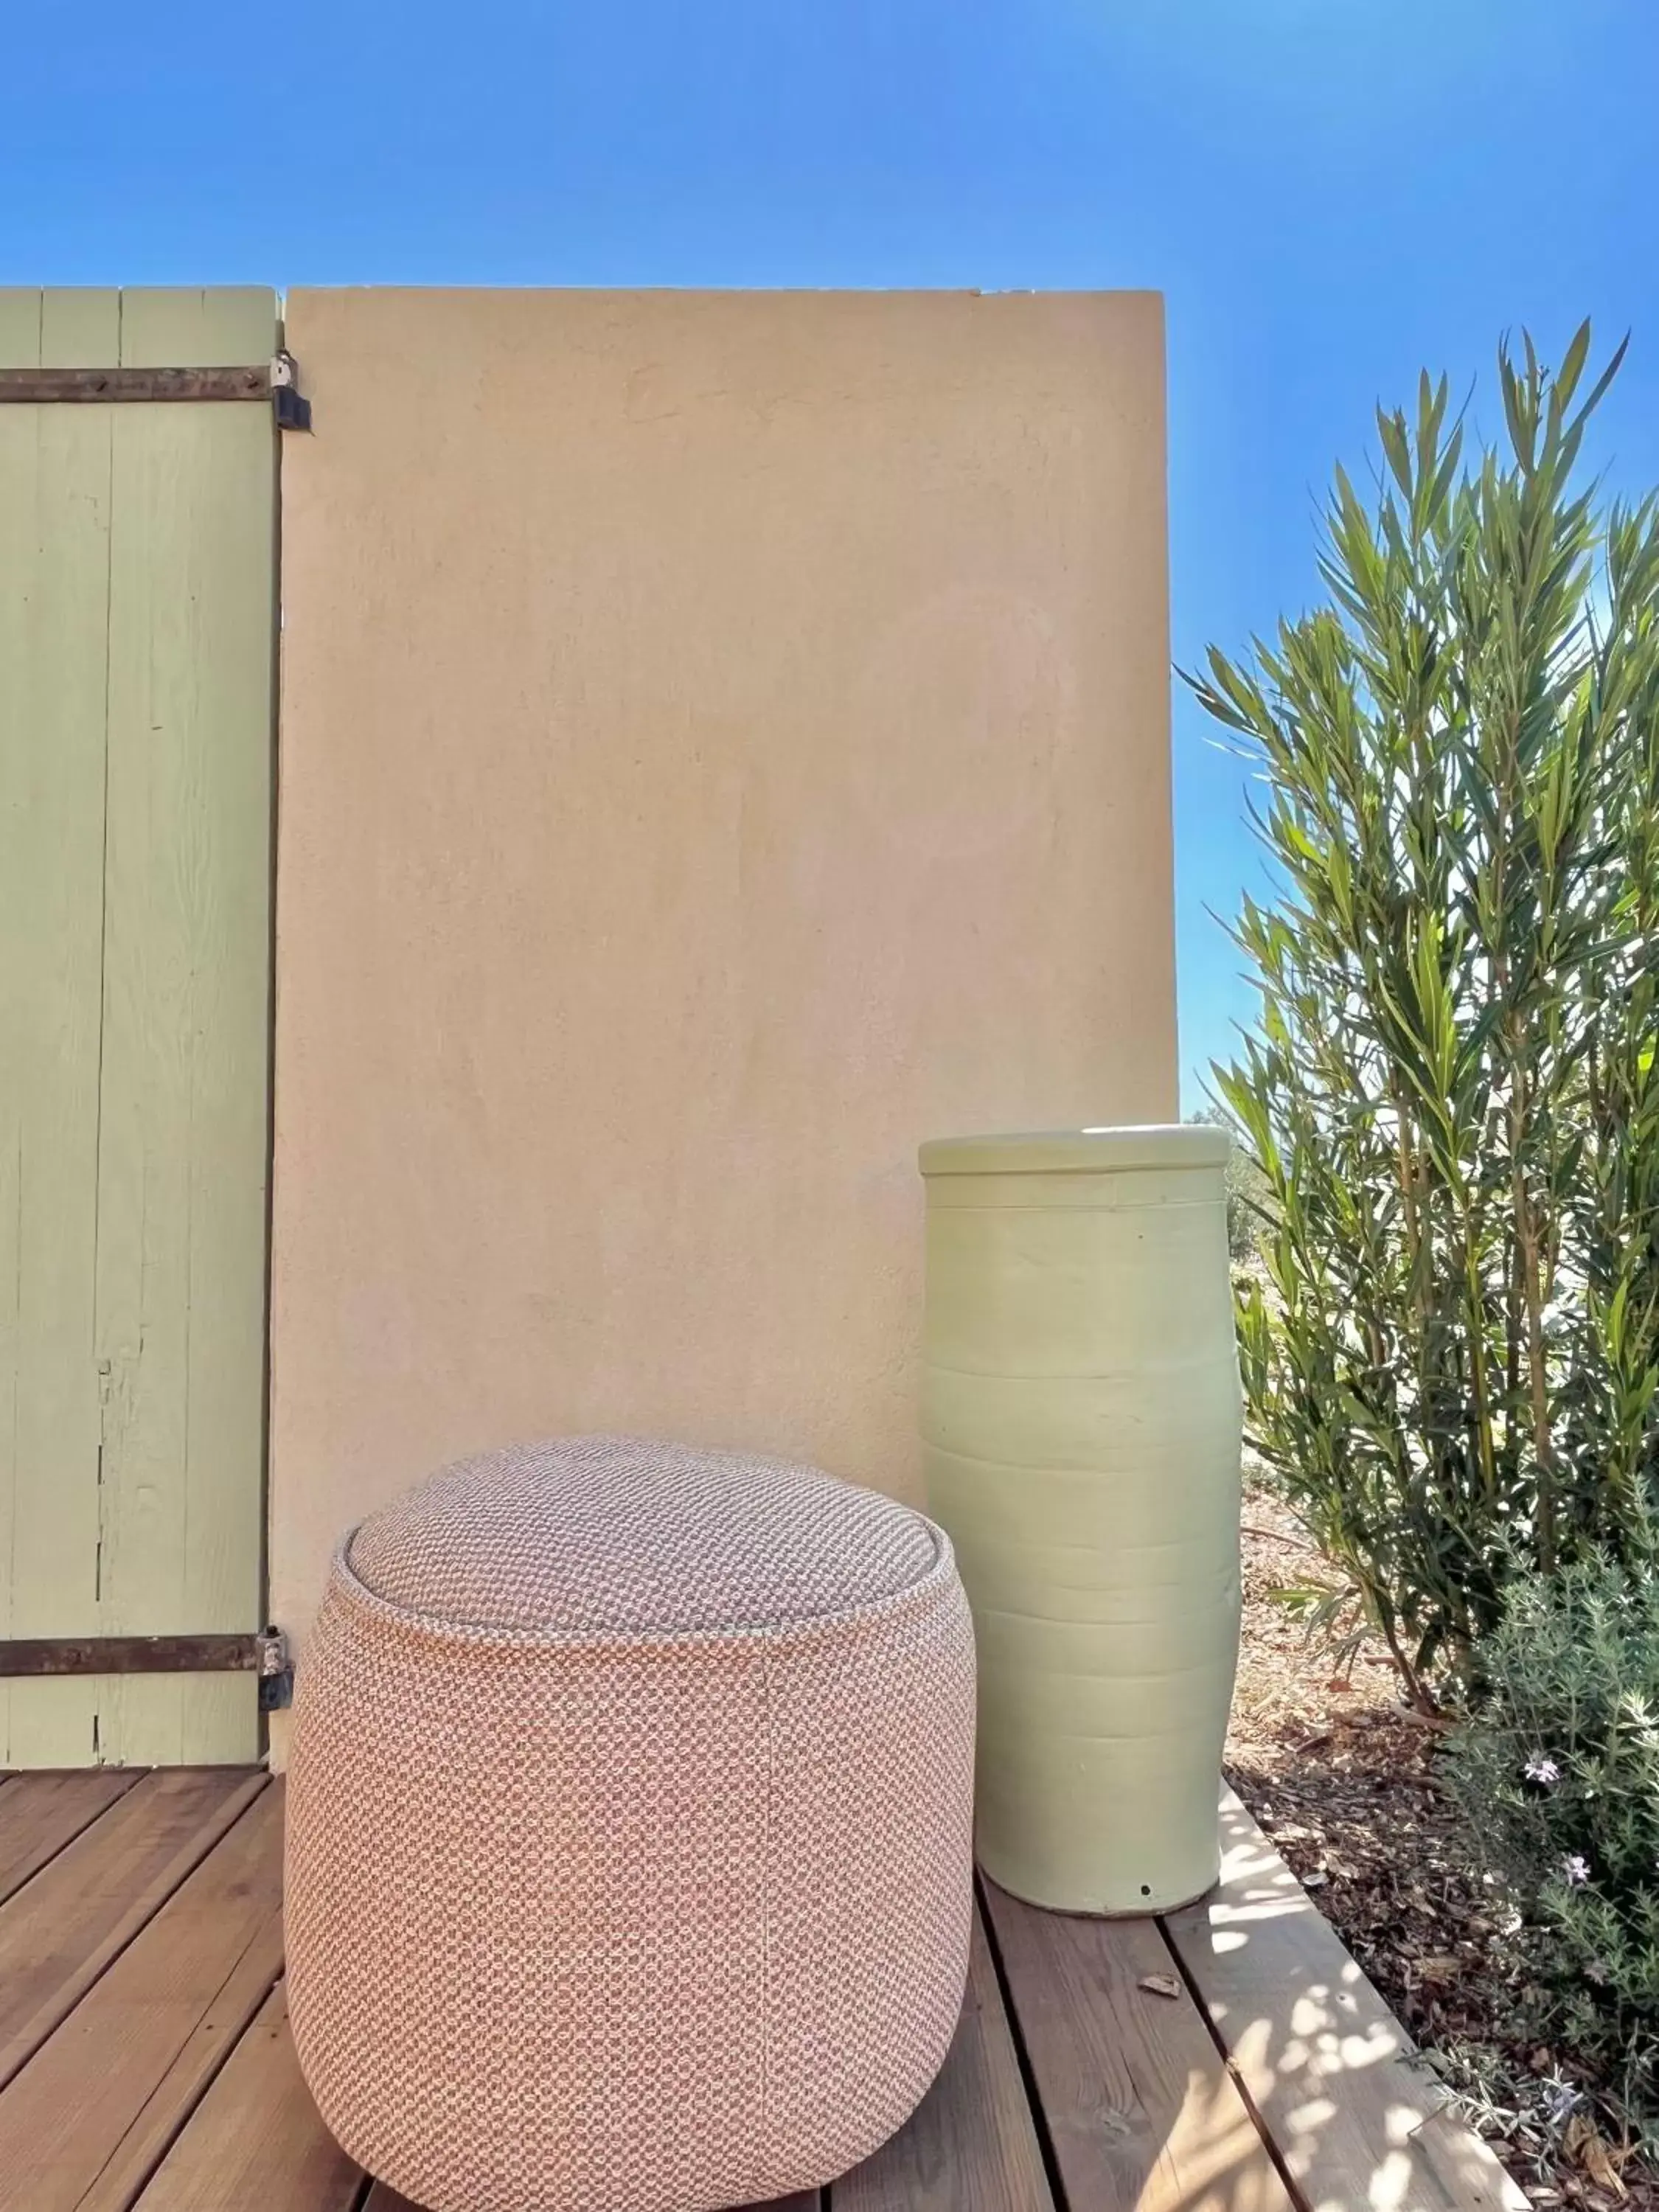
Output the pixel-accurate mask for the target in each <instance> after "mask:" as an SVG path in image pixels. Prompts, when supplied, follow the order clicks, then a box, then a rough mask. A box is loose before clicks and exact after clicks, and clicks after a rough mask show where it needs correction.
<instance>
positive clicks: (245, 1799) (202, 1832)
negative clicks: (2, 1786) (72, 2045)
mask: <svg viewBox="0 0 1659 2212" xmlns="http://www.w3.org/2000/svg"><path fill="white" fill-rule="evenodd" d="M249 1779H250V1780H252V1779H254V1777H252V1776H251V1777H250V1778H249ZM269 1787H270V1775H269V1773H266V1772H264V1771H260V1772H259V1773H258V1777H257V1786H256V1787H255V1788H253V1789H252V1790H247V1789H246V1784H244V1785H243V1788H244V1790H246V1795H242V1794H241V1793H240V1792H236V1791H233V1792H232V1794H231V1796H229V1797H228V1798H226V1799H225V1800H224V1801H223V1804H222V1805H221V1807H220V1808H217V1812H222V1810H223V1806H224V1805H233V1804H234V1806H235V1808H236V1809H235V1811H234V1813H233V1814H232V1815H231V1817H230V1818H229V1819H228V1820H222V1821H220V1822H218V1825H215V1822H216V1820H217V1812H216V1814H215V1816H214V1818H213V1819H210V1820H207V1821H204V1823H203V1825H202V1826H201V1827H200V1828H198V1829H197V1832H196V1833H195V1835H194V1836H193V1837H192V1838H191V1842H192V1844H199V1846H200V1848H199V1849H197V1850H194V1851H193V1852H192V1853H191V1855H190V1856H189V1857H186V1854H185V1851H184V1850H180V1851H179V1852H178V1853H177V1854H176V1855H175V1857H174V1858H173V1861H172V1862H171V1863H170V1864H169V1868H168V1869H167V1870H168V1871H169V1872H171V1873H172V1874H173V1880H172V1881H170V1882H169V1883H168V1885H167V1888H166V1889H165V1890H161V1889H160V1886H159V1881H158V1883H157V1886H156V1887H155V1889H153V1890H152V1891H150V1892H149V1893H148V1894H146V1895H144V1896H143V1897H141V1899H140V1900H139V1903H138V1904H137V1905H135V1906H133V1907H132V1908H131V1909H130V1910H129V1911H128V1912H127V1913H126V1914H125V1916H124V1917H123V1918H122V1919H121V1920H120V1921H119V1922H118V1923H117V1924H116V1927H115V1928H114V1929H112V1931H111V1933H110V1935H109V1936H106V1938H105V1940H104V1942H102V1943H101V1944H100V1945H99V1946H98V1948H96V1949H95V1950H94V1951H93V1952H92V1953H90V1954H89V1955H88V1957H87V1958H86V1959H85V1960H83V1961H82V1965H81V1966H79V1967H77V1968H76V1971H75V1972H73V1973H71V1974H70V1976H69V1977H68V1978H67V1979H66V1980H65V1981H64V1983H63V1984H61V1985H60V1986H59V1987H58V1989H57V1990H54V1991H53V1992H52V1995H51V1996H50V1997H49V1998H48V1999H47V2000H46V2002H43V2003H42V2005H41V2007H40V2010H39V2011H38V2012H37V2013H36V2015H34V2016H33V2019H32V2020H31V2021H30V2022H29V2023H28V2025H29V2028H30V2032H31V2033H32V2034H33V2040H32V2041H31V2042H30V2043H29V2044H28V2045H27V2049H19V2050H18V2051H15V2052H14V2053H13V2054H12V2056H11V2057H10V2058H9V2061H8V2062H7V2063H5V2064H4V2066H3V2067H0V2091H3V2090H4V2089H5V2088H6V2087H8V2086H9V2084H10V2083H11V2082H13V2081H15V2080H16V2078H17V2076H18V2075H20V2074H21V2072H22V2070H23V2069H24V2068H25V2067H26V2066H27V2064H28V2063H29V2061H30V2060H31V2059H32V2058H33V2057H34V2055H35V2053H36V2052H37V2051H41V2050H44V2048H45V2047H46V2045H47V2043H49V2042H50V2041H51V2039H52V2037H53V2036H54V2035H56V2034H57V2033H58V2030H59V2029H60V2028H61V2027H63V2026H64V2022H65V2021H68V2020H70V2019H72V2018H73V2017H74V2015H75V2013H76V2010H77V2009H78V2008H79V2007H80V2006H81V2005H82V2004H83V2003H84V2002H85V2001H86V1999H87V1997H88V1996H89V1995H90V1994H91V1992H92V1991H93V1990H95V1989H96V1988H97V1986H98V1984H99V1983H100V1981H102V1979H103V1978H104V1976H105V1975H106V1973H107V1972H109V1970H110V1968H111V1967H112V1966H113V1965H114V1964H115V1962H116V1960H118V1959H119V1958H120V1957H121V1956H122V1955H123V1954H125V1952H127V1951H129V1950H130V1949H131V1948H132V1946H133V1944H134V1943H136V1942H137V1940H138V1938H139V1936H142V1935H143V1932H144V1930H145V1929H147V1928H148V1927H149V1924H150V1923H151V1922H152V1921H153V1920H154V1919H155V1917H156V1915H157V1914H158V1913H159V1912H160V1911H161V1910H162V1908H163V1907H164V1906H165V1905H167V1904H168V1903H169V1902H170V1901H171V1899H173V1897H174V1896H176V1895H177V1893H178V1892H179V1890H180V1889H181V1888H182V1887H184V1885H185V1882H186V1881H189V1879H190V1877H191V1875H193V1874H194V1873H195V1872H196V1870H197V1868H198V1867H199V1866H201V1865H202V1864H203V1863H204V1861H205V1860H206V1859H207V1857H209V1855H210V1853H211V1852H212V1851H213V1850H216V1848H217V1846H218V1845H219V1844H220V1843H221V1842H222V1840H223V1839H224V1838H225V1837H226V1836H228V1834H229V1833H230V1832H231V1830H232V1829H233V1828H234V1827H236V1826H239V1825H240V1822H241V1821H242V1820H245V1819H246V1816H247V1814H248V1813H249V1811H250V1810H251V1809H252V1807H253V1806H254V1805H256V1804H257V1803H258V1801H259V1799H260V1797H261V1796H263V1795H264V1791H265V1790H266V1789H268V1788H269ZM239 1796H240V1802H238V1798H239ZM115 1802H116V1804H120V1803H121V1802H123V1800H122V1799H121V1798H118V1799H117V1800H116V1801H115ZM112 1809H113V1808H106V1810H112ZM101 1817H102V1815H101V1814H100V1819H101ZM96 1825H97V1824H96V1822H92V1823H89V1824H88V1827H87V1828H83V1829H82V1831H81V1833H82V1835H83V1836H84V1835H86V1834H88V1833H89V1832H90V1830H91V1828H92V1827H94V1826H96ZM77 1840H78V1838H77ZM175 1869H176V1871H175ZM26 1890H27V1884H26V1885H25V1891H26ZM25 1891H20V1892H19V1893H18V1894H19V1895H20V1896H21V1895H22V1894H24V1893H25ZM36 2029H38V2030H39V2033H34V2031H35V2030H36Z"/></svg>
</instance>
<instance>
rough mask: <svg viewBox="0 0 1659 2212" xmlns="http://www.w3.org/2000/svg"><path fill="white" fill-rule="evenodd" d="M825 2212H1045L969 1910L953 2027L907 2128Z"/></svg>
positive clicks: (1028, 2128) (1044, 2183)
mask: <svg viewBox="0 0 1659 2212" xmlns="http://www.w3.org/2000/svg"><path fill="white" fill-rule="evenodd" d="M829 2201H830V2204H831V2207H832V2212H1049V2209H1050V2208H1051V2207H1052V2205H1053V2203H1054V2199H1053V2197H1052V2196H1051V2195H1050V2193H1049V2189H1048V2179H1047V2177H1046V2175H1045V2174H1044V2172H1043V2168H1042V2153H1041V2151H1040V2150H1039V2148H1038V2147H1037V2140H1036V2129H1035V2127H1034V2125H1033V2124H1032V2119H1031V2113H1030V2107H1029V2106H1028V2105H1027V2104H1026V2101H1025V2088H1024V2083H1023V2082H1022V2081H1021V2079H1020V2073H1019V2062H1018V2058H1017V2057H1015V2053H1014V2045H1013V2039H1012V2036H1011V2035H1010V2033H1009V2030H1008V2021H1007V2016H1006V2014H1005V2013H1004V2011H1003V2006H1002V1994H1001V1991H1000V1990H999V1989H998V1987H997V1978H996V1972H995V1969H994V1966H992V1964H991V1954H990V1952H989V1950H988V1949H987V1946H986V1942H985V1932H984V1929H982V1928H981V1925H980V1920H979V1915H978V1913H977V1911H976V1912H975V1916H974V1942H973V1952H972V1957H971V1960H970V1964H969V1974H968V1990H967V1994H966V1996H965V1997H964V1999H963V2008H962V2021H961V2024H960V2025H959V2027H957V2035H956V2040H955V2042H954V2043H952V2045H951V2051H950V2055H949V2057H947V2058H946V2059H945V2064H944V2067H943V2069H941V2071H940V2074H939V2079H938V2081H935V2082H934V2084H933V2087H932V2088H931V2089H930V2090H929V2091H928V2092H927V2095H926V2096H925V2097H924V2098H923V2099H922V2100H921V2105H920V2106H918V2107H917V2109H916V2111H915V2113H914V2115H913V2116H912V2118H910V2120H909V2122H908V2124H907V2125H906V2126H905V2127H903V2128H902V2129H901V2130H900V2131H899V2133H898V2134H897V2135H896V2136H894V2137H893V2139H892V2141H891V2142H887V2143H884V2144H883V2146H882V2148H880V2149H879V2150H878V2152H877V2153H876V2154H875V2155H874V2157H873V2158H867V2159H866V2160H865V2161H864V2163H863V2165H862V2166H855V2167H854V2170H853V2172H851V2173H849V2174H848V2176H847V2178H846V2179H845V2180H844V2181H838V2182H836V2184H835V2185H834V2186H833V2187H832V2189H831V2190H830V2192H829Z"/></svg>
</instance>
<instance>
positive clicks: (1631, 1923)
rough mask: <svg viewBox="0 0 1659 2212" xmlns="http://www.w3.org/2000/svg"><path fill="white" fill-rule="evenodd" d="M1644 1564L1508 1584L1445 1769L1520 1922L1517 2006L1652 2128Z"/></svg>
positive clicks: (1656, 1978)
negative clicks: (1480, 1689) (1479, 1693)
mask: <svg viewBox="0 0 1659 2212" xmlns="http://www.w3.org/2000/svg"><path fill="white" fill-rule="evenodd" d="M1656 1567H1659V1561H1655V1560H1654V1559H1652V1558H1649V1559H1644V1560H1639V1561H1636V1562H1633V1563H1632V1565H1628V1566H1619V1565H1613V1564H1612V1563H1611V1562H1609V1561H1607V1560H1602V1559H1583V1560H1580V1561H1578V1562H1577V1563H1575V1564H1573V1565H1570V1566H1567V1567H1565V1568H1564V1569H1563V1570H1561V1571H1560V1572H1559V1574H1558V1575H1557V1576H1556V1577H1554V1579H1553V1581H1552V1580H1547V1579H1546V1578H1545V1577H1542V1576H1540V1575H1537V1574H1535V1573H1524V1574H1522V1576H1521V1577H1519V1579H1517V1580H1516V1582H1515V1583H1512V1584H1511V1586H1510V1589H1509V1591H1508V1593H1507V1602H1506V1605H1505V1608H1504V1619H1503V1621H1502V1623H1501V1625H1500V1626H1498V1629H1497V1630H1496V1631H1495V1632H1494V1633H1493V1634H1492V1637H1491V1638H1490V1639H1489V1640H1488V1642H1487V1644H1486V1647H1485V1651H1484V1660H1485V1667H1484V1673H1485V1680H1486V1695H1485V1698H1484V1699H1483V1703H1482V1709H1481V1711H1480V1714H1479V1716H1478V1717H1476V1718H1475V1719H1474V1720H1471V1721H1469V1722H1468V1723H1465V1724H1464V1725H1463V1726H1462V1728H1460V1729H1459V1730H1458V1731H1457V1732H1456V1734H1455V1735H1454V1736H1453V1737H1452V1739H1451V1741H1450V1743H1449V1747H1448V1750H1447V1753H1446V1756H1445V1758H1444V1759H1443V1762H1442V1765H1441V1769H1440V1771H1441V1775H1442V1778H1443V1781H1444V1782H1445V1783H1446V1784H1447V1786H1448V1787H1449V1790H1450V1791H1451V1793H1452V1795H1453V1796H1454V1797H1455V1799H1456V1801H1457V1802H1458V1803H1459V1804H1460V1805H1461V1806H1462V1808H1463V1810H1464V1812H1465V1813H1466V1814H1467V1815H1468V1821H1469V1827H1470V1833H1471V1836H1472V1838H1474V1840H1475V1842H1476V1844H1477V1846H1478V1849H1479V1850H1480V1855H1481V1857H1483V1859H1484V1860H1485V1862H1486V1864H1487V1865H1488V1866H1489V1867H1491V1868H1492V1869H1493V1870H1495V1871H1496V1872H1497V1873H1498V1875H1499V1876H1500V1877H1501V1879H1502V1881H1503V1882H1504V1886H1505V1887H1506V1888H1507V1890H1508V1892H1509V1893H1510V1896H1511V1897H1512V1898H1513V1899H1514V1900H1515V1903H1516V1905H1517V1907H1518V1908H1519V1910H1520V1911H1521V1913H1522V1917H1523V1922H1524V1926H1523V1929H1522V1932H1521V1933H1520V1935H1519V1936H1517V1940H1516V1946H1515V1950H1516V1956H1517V1958H1519V1959H1521V1960H1524V1962H1525V1972H1524V1976H1523V1978H1522V1999H1523V2017H1522V2020H1521V2021H1518V2022H1517V2027H1519V2028H1521V2029H1522V2030H1530V2031H1532V2032H1535V2033H1541V2034H1546V2035H1548V2036H1551V2037H1553V2038H1554V2039H1557V2040H1558V2041H1559V2042H1560V2043H1561V2044H1562V2045H1564V2046H1565V2048H1566V2049H1568V2050H1570V2051H1571V2052H1573V2054H1574V2055H1575V2056H1576V2057H1579V2058H1581V2059H1583V2060H1587V2061H1589V2062H1590V2063H1593V2064H1594V2065H1595V2067H1596V2068H1597V2069H1598V2071H1599V2072H1600V2074H1601V2077H1602V2078H1603V2080H1604V2081H1607V2082H1608V2083H1609V2084H1610V2085H1611V2086H1612V2087H1613V2090H1614V2091H1615V2093H1616V2096H1617V2101H1618V2102H1619V2104H1620V2106H1621V2107H1622V2108H1623V2110H1624V2112H1625V2114H1626V2118H1628V2119H1629V2120H1630V2121H1631V2122H1632V2123H1633V2124H1635V2125H1637V2126H1638V2127H1645V2129H1646V2130H1648V2131H1649V2133H1650V2136H1651V2138H1652V2139H1653V2140H1654V2141H1655V2142H1656V2143H1659V1572H1656Z"/></svg>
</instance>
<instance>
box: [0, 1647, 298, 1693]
mask: <svg viewBox="0 0 1659 2212" xmlns="http://www.w3.org/2000/svg"><path fill="white" fill-rule="evenodd" d="M44 1674H257V1675H258V1678H259V1710H260V1711H261V1712H264V1713H275V1712H281V1711H283V1708H284V1707H285V1706H287V1705H290V1704H291V1703H292V1702H293V1697H294V1667H293V1662H292V1661H291V1660H290V1658H289V1649H288V1638H286V1637H285V1636H284V1635H283V1632H282V1630H281V1629H280V1628H267V1629H264V1630H263V1631H261V1632H259V1633H258V1634H257V1635H253V1636H236V1635H232V1636H13V1637H6V1638H0V1677H9V1678H11V1679H12V1680H18V1679H21V1678H22V1677H25V1676H40V1675H44Z"/></svg>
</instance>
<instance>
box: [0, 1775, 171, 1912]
mask: <svg viewBox="0 0 1659 2212" xmlns="http://www.w3.org/2000/svg"><path fill="white" fill-rule="evenodd" d="M137 1779H138V1775H137V1772H135V1771H132V1770H131V1769H130V1768H122V1767H118V1766H85V1767H78V1768H73V1769H71V1770H70V1771H67V1772H64V1773H56V1774H54V1773H52V1772H51V1771H41V1772H39V1773H35V1774H19V1775H15V1776H11V1777H5V1776H0V1784H5V1785H6V1786H4V1787H0V1905H3V1904H4V1903H5V1901H6V1899H8V1898H9V1897H11V1896H14V1895H15V1893H16V1892H17V1891H18V1890H20V1889H21V1887H23V1884H24V1883H25V1882H26V1881H29V1880H30V1879H31V1878H32V1877H33V1875H37V1874H39V1873H40V1869H41V1868H42V1867H43V1866H45V1865H46V1863H47V1862H48V1861H49V1860H52V1859H54V1858H56V1857H57V1856H58V1852H59V1851H61V1850H63V1848H64V1845H65V1844H72V1843H73V1842H74V1841H75V1838H76V1837H77V1836H78V1835H79V1834H80V1833H81V1831H82V1829H83V1828H89V1827H90V1826H92V1823H93V1822H94V1820H96V1819H97V1818H98V1816H99V1814H100V1813H106V1812H107V1811H108V1810H109V1808H110V1807H111V1806H112V1804H113V1803H114V1802H115V1801H116V1799H117V1798H118V1797H123V1796H125V1795H126V1793H127V1791H128V1790H131V1787H132V1785H133V1784H134V1783H135V1782H137Z"/></svg>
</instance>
